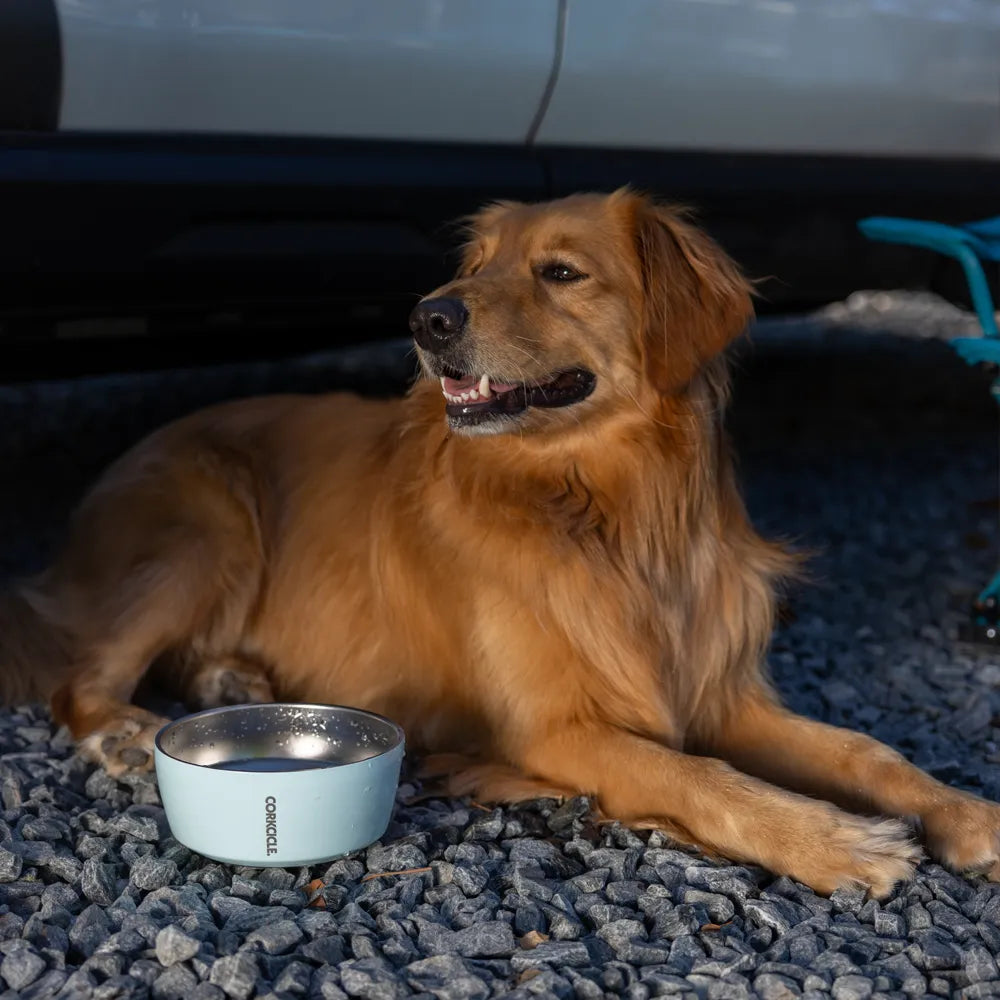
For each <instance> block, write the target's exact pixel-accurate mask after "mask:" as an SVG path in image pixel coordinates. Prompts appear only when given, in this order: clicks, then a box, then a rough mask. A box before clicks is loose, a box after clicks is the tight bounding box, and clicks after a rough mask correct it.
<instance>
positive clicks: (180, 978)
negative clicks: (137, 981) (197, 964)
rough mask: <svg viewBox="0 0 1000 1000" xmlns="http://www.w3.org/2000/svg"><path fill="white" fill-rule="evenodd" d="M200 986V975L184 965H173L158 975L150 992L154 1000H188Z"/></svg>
mask: <svg viewBox="0 0 1000 1000" xmlns="http://www.w3.org/2000/svg"><path fill="white" fill-rule="evenodd" d="M197 986H198V977H197V976H195V974H194V973H193V972H192V971H191V970H190V969H187V968H185V967H184V966H183V965H172V966H171V967H170V968H169V969H167V970H166V971H165V972H164V973H163V974H162V975H160V976H157V978H156V981H155V982H154V983H153V987H152V989H151V990H150V993H151V995H152V997H153V1000H187V998H188V997H189V996H190V995H191V993H192V992H193V991H194V990H195V988H196V987H197Z"/></svg>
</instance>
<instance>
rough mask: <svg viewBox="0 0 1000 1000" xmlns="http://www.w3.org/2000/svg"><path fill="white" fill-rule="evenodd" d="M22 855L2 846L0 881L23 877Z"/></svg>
mask: <svg viewBox="0 0 1000 1000" xmlns="http://www.w3.org/2000/svg"><path fill="white" fill-rule="evenodd" d="M22 867H23V862H22V861H21V856H20V855H19V854H15V853H14V852H13V851H8V850H7V849H6V848H5V847H0V882H16V881H17V880H18V879H19V878H20V877H21V868H22Z"/></svg>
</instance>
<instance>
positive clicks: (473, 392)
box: [469, 389, 479, 403]
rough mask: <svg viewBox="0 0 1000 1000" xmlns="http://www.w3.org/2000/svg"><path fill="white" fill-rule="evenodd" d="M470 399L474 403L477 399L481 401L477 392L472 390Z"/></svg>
mask: <svg viewBox="0 0 1000 1000" xmlns="http://www.w3.org/2000/svg"><path fill="white" fill-rule="evenodd" d="M469 399H471V400H472V402H473V403H474V402H475V401H476V400H477V399H479V393H478V392H476V390H475V389H470V390H469Z"/></svg>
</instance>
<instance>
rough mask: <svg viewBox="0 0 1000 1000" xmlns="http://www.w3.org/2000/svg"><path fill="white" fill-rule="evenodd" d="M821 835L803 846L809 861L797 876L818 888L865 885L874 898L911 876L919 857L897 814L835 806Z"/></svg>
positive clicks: (919, 852) (827, 890) (885, 894)
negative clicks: (864, 813)
mask: <svg viewBox="0 0 1000 1000" xmlns="http://www.w3.org/2000/svg"><path fill="white" fill-rule="evenodd" d="M830 816H831V820H832V822H830V823H829V825H828V826H827V828H826V830H825V831H823V833H822V834H821V837H820V839H819V840H818V841H817V842H816V843H814V844H809V845H806V846H805V847H804V851H805V853H807V854H808V855H810V859H809V865H808V867H807V868H806V869H805V871H803V873H802V874H801V875H799V877H800V878H801V880H802V881H804V882H807V883H808V884H810V885H812V887H813V888H814V889H816V890H817V891H819V892H822V893H826V894H829V893H830V892H832V891H833V890H834V889H840V888H848V887H864V888H866V889H867V890H868V893H869V895H870V896H872V898H874V899H883V898H884V897H886V896H888V895H889V893H890V892H891V891H892V889H893V887H894V886H895V885H897V884H898V883H899V882H906V881H909V879H911V878H913V875H914V872H915V871H916V866H917V864H918V863H919V862H920V859H921V856H922V854H921V851H920V848H919V847H918V846H917V844H915V843H914V841H913V839H912V838H911V836H910V831H909V829H907V827H906V826H905V825H904V824H903V823H900V822H899V821H898V820H892V819H868V818H866V817H861V816H854V815H848V814H846V813H841V812H840V811H839V810H831V813H830Z"/></svg>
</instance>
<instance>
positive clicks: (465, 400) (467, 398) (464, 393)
mask: <svg viewBox="0 0 1000 1000" xmlns="http://www.w3.org/2000/svg"><path fill="white" fill-rule="evenodd" d="M468 401H469V394H468V393H467V392H463V393H462V402H463V403H467V402H468Z"/></svg>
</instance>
